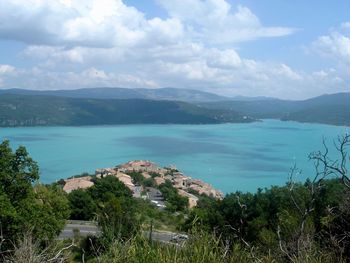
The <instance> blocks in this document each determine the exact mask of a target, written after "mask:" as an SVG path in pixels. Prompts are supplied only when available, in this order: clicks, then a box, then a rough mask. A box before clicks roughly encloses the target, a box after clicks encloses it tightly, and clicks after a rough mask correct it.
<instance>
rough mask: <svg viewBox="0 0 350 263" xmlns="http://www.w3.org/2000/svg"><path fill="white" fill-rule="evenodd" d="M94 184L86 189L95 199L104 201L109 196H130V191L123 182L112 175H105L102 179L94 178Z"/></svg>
mask: <svg viewBox="0 0 350 263" xmlns="http://www.w3.org/2000/svg"><path fill="white" fill-rule="evenodd" d="M94 183H95V184H94V185H93V186H92V187H90V188H89V189H88V191H89V192H90V194H91V196H92V198H93V199H94V200H95V201H100V202H105V201H108V200H109V199H110V198H111V197H122V196H125V197H131V196H132V195H131V191H130V190H129V188H127V187H126V186H125V184H124V183H122V182H121V181H119V180H118V179H117V178H116V177H114V176H111V175H110V176H106V177H104V178H102V179H96V180H95V181H94Z"/></svg>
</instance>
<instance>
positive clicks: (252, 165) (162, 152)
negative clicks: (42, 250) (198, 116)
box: [0, 120, 350, 193]
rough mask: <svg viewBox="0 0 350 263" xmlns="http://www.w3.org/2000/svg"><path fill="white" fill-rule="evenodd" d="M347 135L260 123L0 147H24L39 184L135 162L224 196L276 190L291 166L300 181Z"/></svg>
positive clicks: (106, 133) (79, 131)
mask: <svg viewBox="0 0 350 263" xmlns="http://www.w3.org/2000/svg"><path fill="white" fill-rule="evenodd" d="M346 132H348V133H349V132H350V129H349V128H348V127H337V126H329V125H320V124H304V123H296V122H281V121H277V120H264V121H263V122H256V123H250V124H219V125H116V126H88V127H28V128H1V129H0V139H1V140H3V139H9V140H10V141H11V145H12V147H13V148H14V147H17V146H18V145H24V146H26V148H27V150H28V151H29V154H30V155H31V156H32V157H33V159H34V160H36V161H37V162H38V163H39V166H40V169H41V181H42V182H44V183H49V182H53V181H55V180H58V179H60V178H66V177H69V176H72V175H75V174H80V173H82V172H94V170H95V169H96V168H103V167H112V166H115V165H117V164H120V163H123V162H127V161H129V160H135V159H146V160H151V161H154V162H156V163H159V164H160V165H162V166H165V165H169V164H174V165H175V166H176V167H177V168H178V169H179V170H181V171H183V172H184V173H185V174H187V175H189V176H192V177H193V178H199V179H202V180H204V181H206V182H209V183H211V184H212V185H214V186H215V187H216V188H219V189H221V190H222V191H224V192H225V193H228V192H232V191H236V190H241V191H255V190H256V189H257V188H258V187H261V188H263V187H268V186H270V185H275V184H278V185H282V184H284V183H285V182H286V180H287V178H288V172H289V169H290V167H291V166H292V165H293V164H294V163H296V164H297V166H298V167H299V168H301V169H302V170H303V175H302V177H300V179H301V180H304V179H305V178H306V177H307V176H312V175H313V174H314V170H313V166H312V163H310V162H309V161H308V160H307V156H308V154H309V153H310V152H312V151H315V150H320V149H322V137H323V136H324V137H326V138H327V139H328V141H329V143H330V144H331V142H332V140H333V139H335V138H336V137H337V136H338V135H341V134H344V133H346Z"/></svg>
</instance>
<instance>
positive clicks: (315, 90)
mask: <svg viewBox="0 0 350 263" xmlns="http://www.w3.org/2000/svg"><path fill="white" fill-rule="evenodd" d="M0 1H1V0H0ZM157 2H158V3H159V4H160V5H161V6H162V7H163V8H164V10H166V12H167V15H166V16H165V17H164V18H160V17H152V18H147V17H146V16H145V14H143V13H142V12H141V11H139V10H137V9H136V8H134V7H132V6H128V5H126V4H124V3H123V1H121V0H56V1H43V0H22V1H21V0H11V1H3V2H1V5H2V6H1V8H0V18H1V23H0V39H11V40H16V41H22V42H25V43H27V46H26V47H25V48H24V50H23V51H22V52H21V56H22V58H23V59H24V60H25V59H30V61H32V62H33V64H35V66H34V67H33V68H30V69H28V68H27V69H26V68H22V69H17V68H14V67H12V66H10V65H0V83H1V85H2V86H3V87H21V88H31V89H63V88H64V89H73V88H82V87H99V86H109V87H113V86H118V87H133V88H135V87H149V88H157V87H164V86H173V87H180V88H181V87H183V88H196V89H201V90H206V91H212V92H217V93H221V94H223V95H237V94H242V95H265V96H278V97H283V98H302V97H305V96H312V95H318V94H319V93H320V91H322V92H329V90H330V89H333V90H336V89H337V88H338V89H339V87H340V86H339V83H342V82H344V81H346V79H347V78H345V77H344V76H343V75H339V74H338V68H337V71H336V72H332V71H331V70H323V71H322V70H319V71H315V72H314V73H311V74H307V73H306V72H303V71H300V70H297V69H294V68H292V67H291V66H289V65H287V64H286V63H281V62H266V61H259V60H255V59H247V58H244V57H242V56H241V55H240V54H239V52H238V51H237V49H236V48H234V46H236V45H238V43H241V42H244V41H250V40H254V39H258V38H266V37H281V36H285V35H289V34H292V33H293V32H295V29H293V28H288V27H280V26H276V27H274V26H272V27H270V26H265V25H264V24H263V22H262V21H260V19H259V18H258V17H257V16H256V15H255V14H254V13H253V12H252V11H251V10H250V9H249V8H247V7H245V6H237V7H233V6H231V5H230V4H229V3H228V2H227V1H225V0H186V1H185V0H172V1H168V0H158V1H157ZM13 21H16V23H13ZM343 27H344V28H345V27H346V24H344V25H343ZM340 36H342V37H340ZM319 40H320V41H318V42H319V45H318V46H317V47H318V49H319V50H322V52H323V53H324V54H329V55H332V56H338V57H339V58H340V57H342V58H343V57H346V56H347V52H348V49H347V45H348V43H347V41H348V40H349V38H348V37H347V36H346V35H344V34H340V33H338V35H329V36H324V37H320V38H319ZM315 45H316V44H315ZM343 59H344V58H343ZM0 63H1V61H0ZM1 72H3V73H1ZM5 73H6V74H5ZM337 85H338V86H337Z"/></svg>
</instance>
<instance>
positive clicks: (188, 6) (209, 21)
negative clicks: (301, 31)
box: [158, 0, 296, 44]
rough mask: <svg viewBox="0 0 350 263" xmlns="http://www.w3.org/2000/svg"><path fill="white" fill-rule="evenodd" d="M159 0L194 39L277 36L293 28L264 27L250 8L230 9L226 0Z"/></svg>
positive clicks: (222, 41) (226, 40) (222, 40)
mask: <svg viewBox="0 0 350 263" xmlns="http://www.w3.org/2000/svg"><path fill="white" fill-rule="evenodd" d="M158 3H159V4H160V5H161V6H162V7H164V8H165V9H166V10H167V11H168V13H169V14H170V15H171V16H172V17H175V18H178V19H180V20H181V21H182V22H183V23H184V25H185V27H186V28H187V30H188V33H189V34H190V35H191V36H192V37H193V38H194V39H202V40H205V41H208V42H210V43H220V44H225V43H233V42H241V41H248V40H253V39H257V38H261V37H280V36H286V35H290V34H292V33H294V32H295V31H296V29H294V28H288V27H265V26H263V25H262V24H261V22H260V20H259V18H258V17H257V16H256V15H255V14H253V12H252V11H251V10H250V9H249V8H247V7H245V6H240V5H239V6H238V7H237V10H234V11H232V7H231V5H230V4H229V3H228V2H226V1H225V0H204V1H202V0H172V1H168V0H158Z"/></svg>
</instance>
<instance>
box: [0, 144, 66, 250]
mask: <svg viewBox="0 0 350 263" xmlns="http://www.w3.org/2000/svg"><path fill="white" fill-rule="evenodd" d="M38 179H39V168H38V166H37V164H36V162H35V161H33V160H32V159H31V158H30V157H29V155H28V153H27V151H26V149H25V148H24V147H19V148H18V149H17V150H16V151H12V149H11V148H10V145H9V142H8V141H4V142H2V143H1V144H0V230H1V232H0V233H1V240H0V248H9V247H11V244H12V242H13V241H15V240H16V239H17V238H19V237H20V236H21V235H23V233H25V232H31V233H32V234H33V235H34V236H35V238H36V239H37V240H51V239H53V238H55V237H56V236H57V234H59V232H60V231H61V229H62V227H63V226H64V224H65V220H66V218H68V216H69V205H68V200H67V197H66V195H65V193H64V192H63V191H62V189H60V188H59V187H57V186H44V185H40V184H39V183H38Z"/></svg>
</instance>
